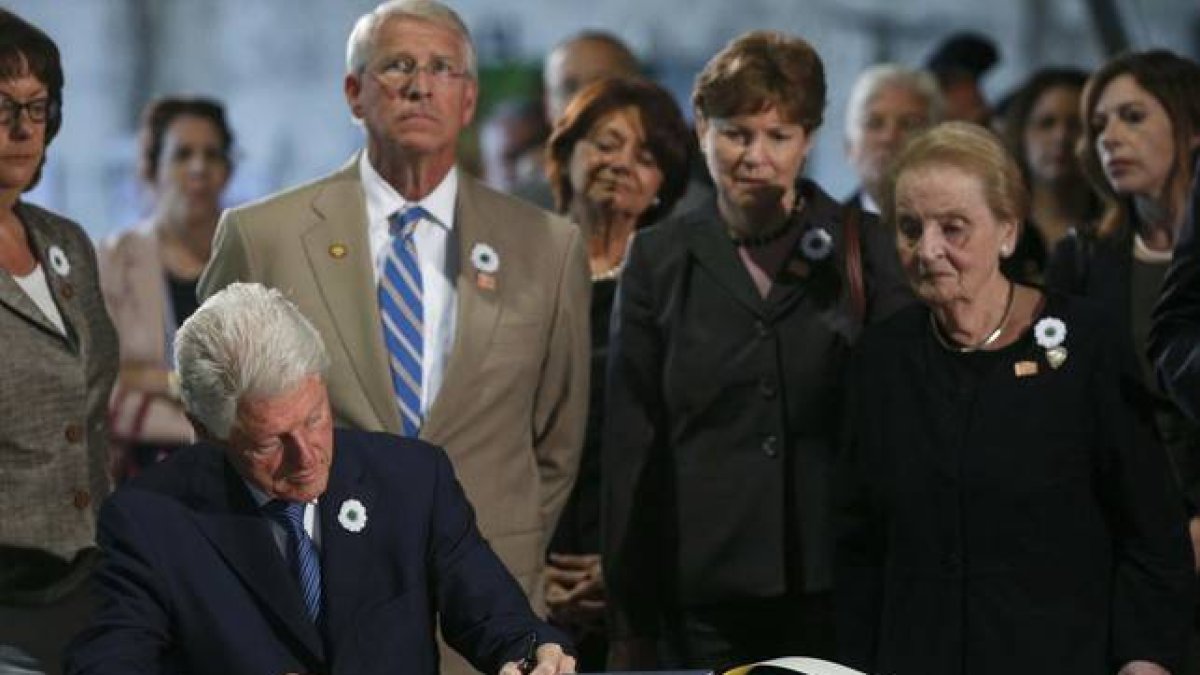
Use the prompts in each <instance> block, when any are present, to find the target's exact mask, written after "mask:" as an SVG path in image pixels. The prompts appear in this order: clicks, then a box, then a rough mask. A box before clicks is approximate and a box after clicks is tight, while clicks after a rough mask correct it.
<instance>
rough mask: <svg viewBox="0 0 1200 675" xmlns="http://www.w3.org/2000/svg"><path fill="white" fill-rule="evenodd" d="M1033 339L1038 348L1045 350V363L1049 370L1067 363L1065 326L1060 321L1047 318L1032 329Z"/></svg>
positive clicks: (1050, 317) (1051, 317)
mask: <svg viewBox="0 0 1200 675" xmlns="http://www.w3.org/2000/svg"><path fill="white" fill-rule="evenodd" d="M1033 338H1034V340H1036V341H1037V343H1038V346H1039V347H1041V348H1042V349H1045V350H1046V361H1047V362H1048V363H1049V364H1050V367H1051V368H1058V367H1060V366H1062V364H1064V363H1066V361H1067V348H1066V347H1064V346H1063V342H1065V341H1066V339H1067V324H1065V323H1063V320H1062V319H1059V318H1056V317H1053V316H1048V317H1045V318H1044V319H1042V320H1040V321H1038V322H1037V324H1035V325H1034V327H1033Z"/></svg>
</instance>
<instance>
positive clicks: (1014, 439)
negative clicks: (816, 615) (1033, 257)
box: [837, 123, 1192, 675]
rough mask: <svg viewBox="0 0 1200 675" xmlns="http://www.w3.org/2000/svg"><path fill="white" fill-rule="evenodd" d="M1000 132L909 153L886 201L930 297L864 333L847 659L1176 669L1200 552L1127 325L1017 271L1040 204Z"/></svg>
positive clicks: (847, 569) (877, 664)
mask: <svg viewBox="0 0 1200 675" xmlns="http://www.w3.org/2000/svg"><path fill="white" fill-rule="evenodd" d="M1026 204H1027V197H1026V192H1025V188H1024V186H1023V183H1022V180H1021V175H1020V171H1019V169H1018V168H1017V166H1016V164H1015V163H1014V162H1013V161H1012V159H1011V158H1010V157H1009V156H1008V155H1007V154H1006V153H1005V151H1004V149H1003V147H1002V146H1001V145H1000V143H999V142H998V140H997V139H995V138H994V137H993V136H992V135H991V134H990V133H989V132H987V131H985V130H983V129H981V128H977V127H974V126H970V125H965V124H961V123H950V124H945V125H942V126H939V127H936V128H934V129H933V130H931V131H930V132H928V133H926V134H924V135H922V136H920V137H918V138H917V139H915V140H914V141H913V142H912V143H911V144H910V145H909V146H908V147H907V148H906V149H905V150H904V151H903V152H902V153H901V155H900V156H899V157H898V159H897V161H896V164H895V165H894V166H893V169H892V177H891V181H890V182H889V189H888V191H887V199H886V202H885V204H884V205H883V206H884V214H885V218H887V219H888V221H889V222H890V223H892V224H893V225H894V227H895V231H896V237H897V245H898V247H899V251H900V258H901V261H902V264H903V265H904V268H905V270H906V272H907V274H908V277H909V280H910V283H911V284H912V287H913V289H914V290H915V291H916V294H917V296H918V297H919V298H920V299H921V300H922V301H923V303H922V304H921V305H916V306H913V307H910V308H908V309H905V310H904V311H902V312H899V313H897V314H896V315H895V316H894V317H893V318H892V319H890V320H888V321H887V322H885V323H883V324H880V325H879V326H877V327H873V328H872V329H871V330H869V331H867V333H866V334H865V335H864V336H863V339H862V341H861V342H860V343H859V351H858V352H857V353H856V357H855V363H854V367H853V368H852V371H851V378H850V392H851V395H850V397H849V404H848V407H849V410H848V411H847V429H848V430H849V433H848V439H847V444H846V451H845V453H844V462H843V464H842V468H843V473H842V476H843V478H844V482H843V483H842V484H841V486H840V489H839V492H838V498H839V500H841V501H842V504H841V506H842V508H841V509H840V513H841V514H842V515H843V516H844V520H843V521H842V523H841V529H840V539H839V547H838V563H839V564H838V577H837V587H838V595H839V598H838V599H839V604H838V606H839V610H840V611H841V612H842V616H843V618H844V619H845V621H843V622H842V623H841V624H839V629H842V632H841V633H840V634H839V638H840V640H841V642H842V643H843V650H844V656H845V658H846V659H847V660H848V661H849V662H850V664H851V665H853V666H855V667H858V668H860V669H863V670H866V671H868V672H881V673H893V674H895V675H909V674H913V675H915V674H918V673H919V674H921V675H951V674H955V675H964V674H970V675H988V674H991V673H997V674H999V673H1013V672H1021V673H1117V672H1121V673H1125V674H1127V675H1132V674H1135V673H1136V674H1150V673H1154V674H1162V673H1164V672H1169V671H1172V670H1174V669H1175V668H1176V667H1177V666H1178V664H1179V661H1180V658H1181V656H1182V651H1183V648H1184V645H1185V642H1186V634H1187V627H1188V623H1189V621H1188V619H1189V611H1190V605H1191V597H1190V595H1189V593H1188V590H1189V589H1190V587H1191V581H1192V580H1191V563H1190V555H1189V550H1188V544H1187V534H1186V532H1187V531H1186V526H1185V516H1184V512H1183V509H1182V506H1181V501H1180V499H1179V493H1178V490H1177V489H1176V487H1175V483H1174V480H1173V477H1172V475H1171V470H1170V467H1169V463H1168V460H1167V456H1166V453H1165V452H1164V451H1163V450H1162V448H1161V447H1159V446H1158V445H1157V444H1156V441H1155V439H1154V436H1153V434H1152V431H1151V428H1150V426H1149V425H1148V424H1147V423H1146V418H1145V415H1144V413H1145V410H1142V409H1140V408H1139V406H1140V405H1142V402H1141V401H1140V400H1139V397H1138V396H1137V395H1136V393H1135V392H1136V391H1137V387H1138V385H1137V382H1136V379H1137V375H1136V367H1135V366H1134V365H1133V363H1132V359H1133V355H1132V354H1131V353H1130V352H1129V350H1128V349H1127V342H1126V341H1123V340H1122V339H1121V336H1120V335H1119V334H1118V331H1117V330H1116V329H1115V328H1114V327H1113V326H1112V323H1111V321H1109V320H1108V319H1107V318H1105V317H1104V316H1103V315H1101V314H1100V313H1099V312H1100V311H1101V310H1100V309H1099V308H1096V307H1094V306H1092V305H1089V304H1085V303H1083V302H1079V301H1075V300H1072V299H1070V298H1069V297H1067V296H1064V295H1060V294H1057V293H1053V292H1051V293H1046V292H1043V291H1041V290H1039V289H1037V288H1034V287H1031V286H1024V285H1019V284H1015V283H1013V282H1012V281H1010V280H1009V279H1008V278H1006V277H1005V276H1004V274H1003V273H1002V272H1001V268H1000V261H1001V259H1002V258H1004V257H1006V256H1008V255H1010V254H1011V253H1012V250H1013V246H1014V244H1015V242H1016V240H1017V237H1018V235H1019V233H1020V224H1021V222H1022V220H1023V218H1024V216H1025V211H1026V208H1027V206H1026Z"/></svg>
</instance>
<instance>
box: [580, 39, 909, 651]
mask: <svg viewBox="0 0 1200 675" xmlns="http://www.w3.org/2000/svg"><path fill="white" fill-rule="evenodd" d="M692 102H693V104H694V106H695V113H696V126H697V135H698V136H699V140H700V147H701V150H702V152H703V155H704V158H705V161H706V164H707V166H708V170H709V173H710V174H711V175H712V178H713V181H714V183H715V185H716V197H715V199H711V200H710V201H708V202H707V203H705V204H702V205H701V206H699V207H697V208H696V209H695V210H693V211H690V212H688V213H684V214H681V215H678V216H675V217H672V218H670V219H669V220H667V221H665V222H663V223H660V224H658V225H655V226H653V227H650V228H648V229H646V230H643V231H641V232H638V233H637V234H636V235H635V236H634V238H633V242H632V244H631V246H630V250H629V254H628V257H627V258H626V260H625V267H624V272H623V273H622V277H621V281H620V285H619V288H618V291H617V301H616V307H615V309H614V312H613V329H612V336H613V337H612V342H611V344H610V347H609V380H608V396H607V401H608V404H607V410H606V419H605V425H604V427H605V432H604V444H603V457H602V469H603V477H604V484H603V485H604V489H603V493H602V496H601V503H602V514H603V518H602V525H603V532H602V536H603V540H602V543H603V549H602V550H603V558H604V570H605V577H606V580H607V582H608V586H609V593H610V594H609V598H610V603H611V612H610V616H611V617H612V618H613V624H612V628H611V630H612V633H613V649H612V650H611V652H610V653H611V654H612V657H613V658H612V659H611V661H610V663H609V667H610V668H614V669H620V668H628V667H631V666H653V665H659V664H661V665H681V666H686V667H704V668H721V667H726V666H729V665H732V664H737V663H746V662H749V661H756V660H761V659H762V658H765V657H769V656H777V655H779V654H788V653H806V654H812V655H818V656H819V655H822V654H828V653H829V652H830V651H831V642H832V636H831V621H830V608H829V595H828V594H829V589H830V586H831V583H832V580H831V546H832V542H831V540H830V539H829V536H830V528H829V523H828V516H829V508H828V504H827V500H828V497H829V483H828V472H829V469H830V465H831V462H832V456H833V450H832V448H833V446H834V438H835V435H836V433H837V431H838V429H839V424H838V419H839V414H838V402H839V401H840V399H841V393H840V392H841V386H842V382H843V379H844V365H845V363H846V359H847V355H848V352H849V347H850V344H851V343H852V342H853V340H854V339H855V337H856V336H857V334H858V331H859V329H860V326H861V324H862V322H863V321H864V320H866V321H870V320H873V319H875V318H876V317H879V316H883V315H885V314H886V313H887V312H889V311H890V310H892V309H895V308H896V307H898V306H899V305H901V304H903V303H905V302H907V300H908V298H909V295H908V293H907V290H906V289H905V288H904V284H903V279H902V277H901V274H900V271H899V268H898V263H897V260H896V256H895V252H894V249H893V248H892V246H891V245H890V242H889V241H888V240H887V239H886V237H885V235H884V233H883V230H882V229H881V228H879V227H877V226H875V225H874V223H868V222H866V218H867V217H866V216H863V215H862V214H861V213H858V212H854V211H850V210H848V209H845V208H843V207H842V206H841V205H839V204H838V203H837V202H835V201H834V200H833V199H832V198H830V197H829V195H828V194H826V193H825V191H824V190H822V189H821V188H820V187H819V186H818V185H816V184H815V183H813V182H812V181H809V180H804V179H801V178H800V172H801V168H802V167H803V165H804V160H805V157H806V156H807V154H808V151H809V149H810V148H811V147H812V142H813V135H814V134H815V133H816V130H817V128H818V127H819V126H820V124H821V121H822V111H823V110H824V107H825V77H824V71H823V66H822V64H821V59H820V57H819V56H818V55H817V54H816V52H815V51H814V50H813V49H812V47H811V46H810V45H809V44H808V43H807V42H805V41H804V40H801V39H798V38H795V37H791V36H787V35H784V34H780V33H772V32H754V33H749V34H746V35H743V36H742V37H739V38H737V39H736V40H734V41H733V42H731V43H730V44H729V45H728V46H727V47H725V49H723V50H722V51H721V52H720V53H718V54H717V55H716V56H715V57H713V59H712V60H711V61H710V62H709V63H708V65H707V66H706V67H705V68H704V70H703V72H701V73H700V75H699V76H698V78H697V80H696V87H695V90H694V93H693V96H692ZM660 657H661V658H660Z"/></svg>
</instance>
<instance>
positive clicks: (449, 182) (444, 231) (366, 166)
mask: <svg viewBox="0 0 1200 675" xmlns="http://www.w3.org/2000/svg"><path fill="white" fill-rule="evenodd" d="M359 172H360V174H361V177H362V185H363V192H364V194H365V195H366V198H367V234H368V236H369V238H370V242H371V260H372V261H373V263H374V271H375V285H376V286H377V287H378V285H379V279H380V277H382V276H383V262H384V257H385V256H386V253H387V249H388V247H389V246H390V245H391V242H392V235H391V232H389V230H388V218H390V217H391V216H392V214H394V213H396V212H397V211H399V210H400V209H402V208H404V207H405V206H407V205H408V204H409V203H410V202H409V201H408V200H406V199H405V198H404V197H402V196H400V193H399V192H396V189H395V188H393V187H392V186H391V185H390V184H389V183H388V182H387V181H385V180H384V179H383V177H382V176H380V175H379V172H377V171H376V170H375V167H373V166H371V162H370V160H369V159H368V158H367V153H366V152H365V151H364V152H363V153H362V158H361V160H360V161H359ZM457 198H458V169H457V168H452V169H450V172H449V173H447V174H446V177H445V178H443V179H442V182H441V183H439V184H438V186H437V187H436V188H434V189H433V192H430V193H429V194H428V195H426V196H425V198H424V199H422V200H420V201H419V202H417V203H418V204H420V206H421V207H422V208H424V209H425V212H426V213H428V214H429V217H426V218H422V219H421V221H420V222H419V223H417V226H416V229H415V231H414V232H413V241H414V243H415V245H416V247H417V262H418V264H419V265H420V267H421V308H422V309H421V311H422V314H423V318H424V321H425V333H424V335H423V337H424V343H425V344H424V349H423V350H422V353H421V417H422V419H424V418H425V417H426V416H427V415H428V414H429V408H430V407H432V406H433V402H434V401H435V400H437V394H438V390H439V389H441V387H442V376H443V375H444V374H445V372H446V362H447V361H448V360H449V358H450V350H451V349H452V348H453V347H454V329H455V322H456V320H457V310H458V292H457V290H456V289H455V287H454V280H455V278H457V276H458V265H459V260H458V247H457V246H456V245H455V241H456V240H455V237H454V206H455V203H456V201H457ZM379 330H380V331H382V330H383V328H382V327H380V329H379Z"/></svg>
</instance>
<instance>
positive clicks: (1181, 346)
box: [1150, 164, 1200, 421]
mask: <svg viewBox="0 0 1200 675" xmlns="http://www.w3.org/2000/svg"><path fill="white" fill-rule="evenodd" d="M1197 167H1198V170H1200V164H1198V165H1197ZM1193 175H1195V176H1197V180H1195V181H1193V183H1192V198H1191V201H1190V202H1189V203H1188V211H1187V216H1186V218H1185V219H1184V222H1183V228H1182V229H1181V230H1180V232H1179V240H1178V241H1176V242H1175V256H1174V257H1173V258H1172V259H1171V267H1170V268H1169V269H1168V270H1167V277H1166V279H1164V280H1163V290H1162V296H1161V297H1160V298H1159V301H1158V305H1156V306H1155V308H1154V325H1153V328H1151V330H1150V359H1151V360H1152V361H1153V362H1154V364H1155V367H1156V369H1157V371H1158V378H1159V382H1160V383H1161V384H1162V387H1163V389H1164V390H1166V392H1167V393H1168V394H1169V395H1170V396H1171V399H1172V400H1174V401H1175V404H1176V405H1178V406H1179V407H1180V408H1182V409H1183V411H1184V412H1185V413H1187V415H1188V416H1189V417H1190V418H1192V419H1193V420H1196V421H1200V241H1198V240H1197V239H1196V218H1198V217H1200V173H1194V174H1193Z"/></svg>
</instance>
